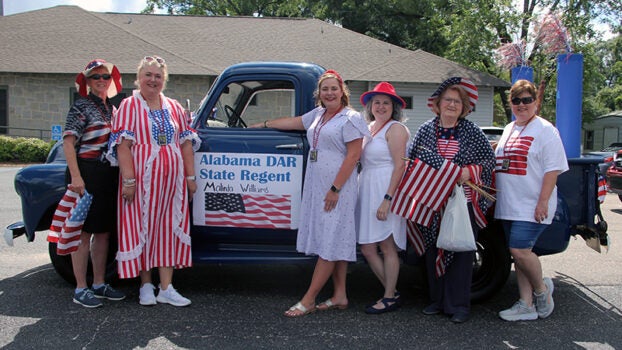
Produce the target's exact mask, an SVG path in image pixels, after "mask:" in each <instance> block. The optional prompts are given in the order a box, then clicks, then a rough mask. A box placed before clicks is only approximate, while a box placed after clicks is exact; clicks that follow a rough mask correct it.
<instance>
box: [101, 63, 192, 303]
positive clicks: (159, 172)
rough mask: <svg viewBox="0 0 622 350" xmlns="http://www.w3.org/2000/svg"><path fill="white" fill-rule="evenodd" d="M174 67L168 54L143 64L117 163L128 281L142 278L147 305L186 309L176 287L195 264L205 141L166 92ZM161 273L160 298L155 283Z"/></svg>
mask: <svg viewBox="0 0 622 350" xmlns="http://www.w3.org/2000/svg"><path fill="white" fill-rule="evenodd" d="M167 79H168V68H167V65H166V63H165V61H164V59H162V58H161V57H157V56H147V57H145V58H143V59H142V60H141V61H140V64H139V66H138V72H137V80H136V83H135V84H136V85H137V86H138V90H134V92H133V94H132V96H130V97H128V98H126V99H125V100H123V101H122V102H121V105H120V106H119V110H118V113H117V115H116V118H115V119H114V122H113V135H112V136H111V138H110V146H111V147H110V150H109V159H111V162H112V163H113V164H114V163H117V162H118V165H119V170H120V175H121V181H120V186H119V191H120V193H121V196H119V222H118V235H119V251H118V253H117V262H118V270H119V277H120V278H134V277H137V276H140V280H141V287H140V297H139V298H140V300H139V302H140V304H141V305H155V304H156V303H158V302H159V303H167V304H171V305H174V306H186V305H189V304H190V300H189V299H187V298H185V297H183V296H181V295H180V294H179V293H178V292H177V291H176V290H175V289H174V288H173V285H172V279H173V269H175V268H183V267H189V266H191V265H192V256H191V250H190V247H191V244H190V220H189V201H190V200H191V198H192V195H193V194H194V192H195V191H196V188H197V185H196V182H195V175H194V155H193V153H194V150H196V149H198V147H199V145H200V140H199V138H198V136H197V134H196V132H195V131H194V130H192V129H191V128H190V126H189V125H188V120H187V118H186V113H185V111H184V109H183V107H182V106H181V105H180V104H179V102H177V101H176V100H173V99H171V98H168V97H166V96H164V94H163V93H162V90H164V88H165V86H166V81H167ZM152 268H158V273H159V277H160V286H159V293H158V296H157V298H156V296H155V292H154V290H155V286H154V285H153V284H152V281H151V269H152Z"/></svg>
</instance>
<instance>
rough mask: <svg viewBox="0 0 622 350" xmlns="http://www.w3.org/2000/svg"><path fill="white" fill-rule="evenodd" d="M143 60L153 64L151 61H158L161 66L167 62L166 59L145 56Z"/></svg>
mask: <svg viewBox="0 0 622 350" xmlns="http://www.w3.org/2000/svg"><path fill="white" fill-rule="evenodd" d="M143 60H145V61H147V62H151V61H156V62H158V63H159V64H164V63H166V61H165V60H164V58H162V57H158V56H145V58H143Z"/></svg>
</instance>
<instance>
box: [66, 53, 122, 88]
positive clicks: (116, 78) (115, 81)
mask: <svg viewBox="0 0 622 350" xmlns="http://www.w3.org/2000/svg"><path fill="white" fill-rule="evenodd" d="M100 66H104V67H106V69H108V72H109V73H110V76H111V78H112V83H111V84H110V86H109V87H108V93H107V95H108V97H113V96H116V95H117V94H118V93H119V92H121V89H123V84H122V82H121V73H119V69H117V67H116V66H115V65H114V64H112V63H110V62H106V61H105V60H102V59H99V58H98V59H94V60H92V61H91V62H89V63H88V64H87V65H86V67H84V70H83V71H82V72H80V73H78V75H77V76H76V90H78V93H79V94H80V96H82V97H86V96H88V89H87V84H86V77H87V76H88V75H89V73H91V71H92V70H93V69H95V68H97V67H100Z"/></svg>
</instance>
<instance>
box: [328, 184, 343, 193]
mask: <svg viewBox="0 0 622 350" xmlns="http://www.w3.org/2000/svg"><path fill="white" fill-rule="evenodd" d="M330 190H331V191H333V192H335V193H339V191H341V190H340V189H338V188H337V187H335V185H331V186H330Z"/></svg>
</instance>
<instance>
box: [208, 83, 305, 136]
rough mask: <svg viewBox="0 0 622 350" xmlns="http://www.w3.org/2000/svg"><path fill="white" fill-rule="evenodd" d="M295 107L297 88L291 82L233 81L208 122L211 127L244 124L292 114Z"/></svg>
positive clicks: (225, 90) (220, 97)
mask: <svg viewBox="0 0 622 350" xmlns="http://www.w3.org/2000/svg"><path fill="white" fill-rule="evenodd" d="M295 108H296V100H295V90H294V84H293V83H291V82H288V81H280V80H279V81H271V80H265V81H260V80H252V81H239V82H231V83H229V84H228V85H227V86H226V88H224V89H223V90H222V92H221V94H220V96H219V97H218V100H217V102H216V104H215V107H214V108H213V109H212V111H211V113H210V115H209V118H208V124H209V126H211V127H229V128H245V127H247V126H248V125H251V124H255V123H259V122H261V121H263V120H266V119H271V118H277V117H283V116H293V115H294V114H295Z"/></svg>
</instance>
